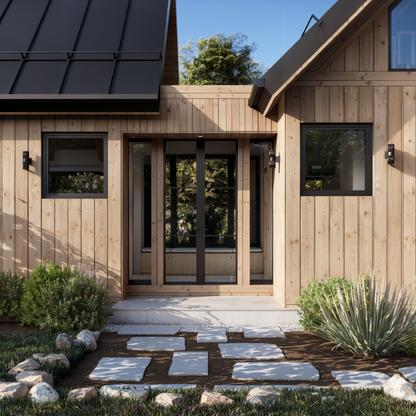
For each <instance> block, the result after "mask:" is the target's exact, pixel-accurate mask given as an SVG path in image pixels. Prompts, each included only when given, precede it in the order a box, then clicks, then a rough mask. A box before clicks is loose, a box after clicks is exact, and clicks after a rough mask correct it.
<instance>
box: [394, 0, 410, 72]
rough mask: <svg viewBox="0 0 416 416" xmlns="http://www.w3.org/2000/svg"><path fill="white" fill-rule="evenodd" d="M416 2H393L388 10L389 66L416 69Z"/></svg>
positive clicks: (403, 0)
mask: <svg viewBox="0 0 416 416" xmlns="http://www.w3.org/2000/svg"><path fill="white" fill-rule="evenodd" d="M415 16H416V0H402V1H401V2H395V3H394V4H393V6H392V8H391V10H390V28H391V39H390V41H391V42H390V47H391V51H390V52H391V54H390V59H391V61H390V65H391V68H392V69H416V19H415Z"/></svg>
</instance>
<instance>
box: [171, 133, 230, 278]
mask: <svg viewBox="0 0 416 416" xmlns="http://www.w3.org/2000/svg"><path fill="white" fill-rule="evenodd" d="M236 193H237V192H236V143H235V141H209V140H206V141H203V140H198V141H193V140H189V141H188V140H187V141H167V142H166V170H165V250H166V255H165V283H166V284H235V283H236V281H237V279H236V270H237V261H236V236H237V235H236V222H237V217H236Z"/></svg>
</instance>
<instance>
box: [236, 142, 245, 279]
mask: <svg viewBox="0 0 416 416" xmlns="http://www.w3.org/2000/svg"><path fill="white" fill-rule="evenodd" d="M243 166H244V140H243V139H238V145H237V285H238V286H242V285H243V284H244V282H243V249H244V244H243V215H244V212H243V210H244V197H243V191H244V188H243V183H244V180H243Z"/></svg>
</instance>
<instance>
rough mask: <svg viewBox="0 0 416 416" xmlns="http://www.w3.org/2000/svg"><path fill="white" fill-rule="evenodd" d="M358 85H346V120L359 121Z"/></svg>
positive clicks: (349, 121) (348, 121) (350, 121)
mask: <svg viewBox="0 0 416 416" xmlns="http://www.w3.org/2000/svg"><path fill="white" fill-rule="evenodd" d="M358 112H359V110H358V87H345V122H346V123H357V122H358Z"/></svg>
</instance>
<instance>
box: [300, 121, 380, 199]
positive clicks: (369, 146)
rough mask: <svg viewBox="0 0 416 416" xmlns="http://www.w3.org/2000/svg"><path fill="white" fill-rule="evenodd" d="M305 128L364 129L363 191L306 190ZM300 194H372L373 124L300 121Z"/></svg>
mask: <svg viewBox="0 0 416 416" xmlns="http://www.w3.org/2000/svg"><path fill="white" fill-rule="evenodd" d="M306 130H365V132H366V137H365V148H366V153H365V189H364V190H363V191H341V190H340V191H336V190H331V191H307V190H306V189H305V183H306V167H305V164H306V155H305V145H306V137H305V132H306ZM300 164H301V169H300V195H301V196H372V195H373V126H372V124H368V123H366V124H360V123H302V124H301V140H300Z"/></svg>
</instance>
